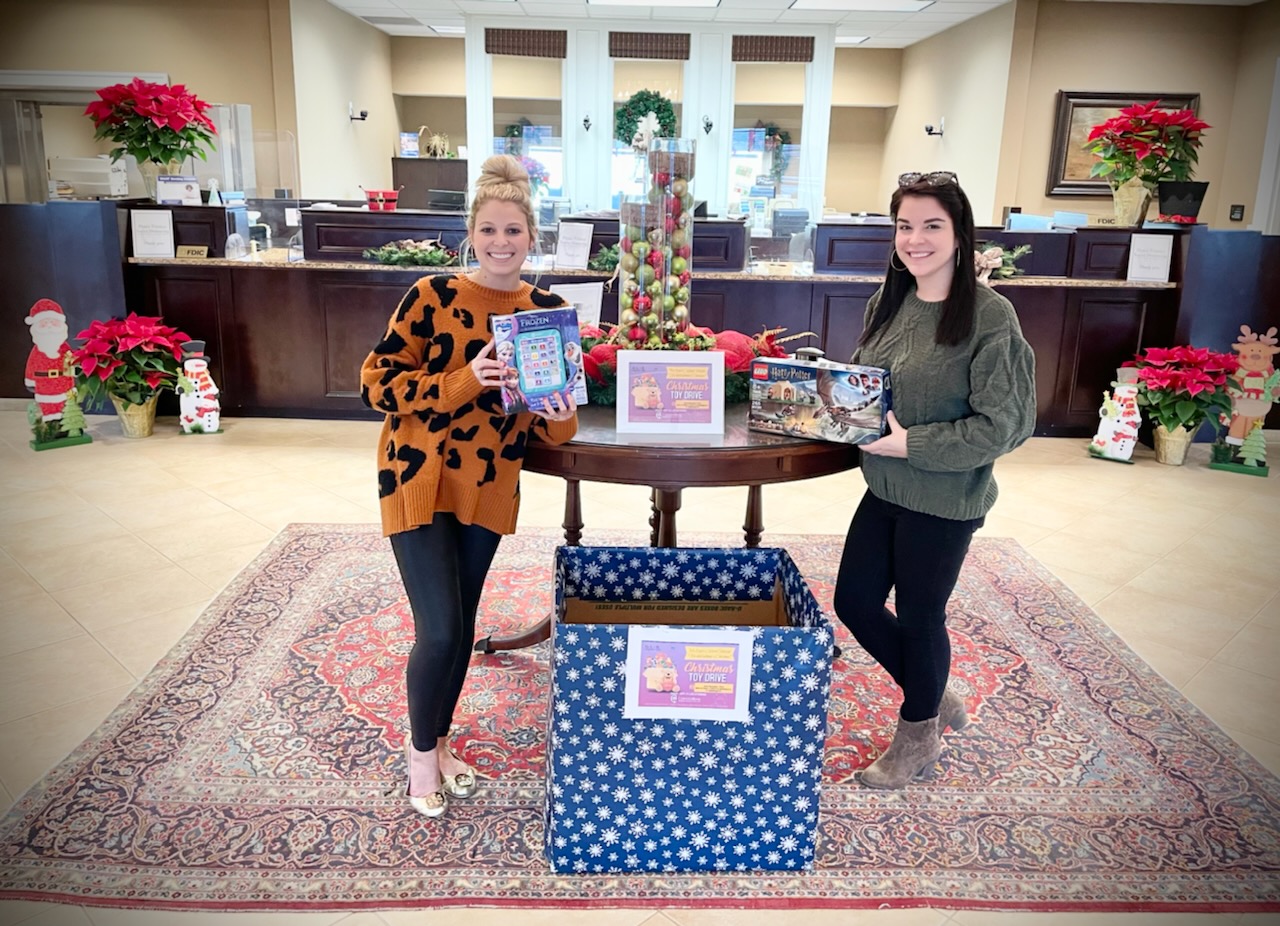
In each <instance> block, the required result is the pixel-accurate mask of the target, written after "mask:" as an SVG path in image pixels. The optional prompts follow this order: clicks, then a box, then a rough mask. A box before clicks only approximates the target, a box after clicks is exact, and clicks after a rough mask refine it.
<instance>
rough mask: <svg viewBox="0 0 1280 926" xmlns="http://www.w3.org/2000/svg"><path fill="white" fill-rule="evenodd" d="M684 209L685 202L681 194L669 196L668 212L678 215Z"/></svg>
mask: <svg viewBox="0 0 1280 926" xmlns="http://www.w3.org/2000/svg"><path fill="white" fill-rule="evenodd" d="M683 209H684V203H682V202H681V201H680V197H679V196H668V197H667V212H669V213H670V214H671V215H673V216H678V215H680V212H681V210H683Z"/></svg>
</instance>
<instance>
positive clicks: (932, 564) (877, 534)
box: [834, 492, 984, 722]
mask: <svg viewBox="0 0 1280 926" xmlns="http://www.w3.org/2000/svg"><path fill="white" fill-rule="evenodd" d="M983 520H984V519H983V518H978V519H976V520H973V521H950V520H947V519H946V518H939V517H936V516H934V515H931V514H921V513H920V512H918V511H909V510H908V509H906V508H903V507H901V506H899V505H894V504H891V503H889V502H886V501H882V500H881V499H878V498H876V497H875V496H874V495H872V494H871V493H870V492H867V493H866V494H865V495H863V496H862V503H861V504H860V505H858V510H857V511H856V512H855V513H854V515H853V521H852V523H850V525H849V535H848V537H847V538H846V539H845V543H844V554H843V555H842V556H841V558H840V572H839V574H838V575H837V577H836V590H835V602H834V603H835V610H836V616H837V617H839V618H840V620H841V621H842V622H843V623H844V625H845V626H846V627H848V628H849V630H850V631H851V632H852V633H853V635H854V637H855V638H856V639H857V641H858V643H859V644H861V646H862V648H863V649H865V650H866V651H867V652H868V653H870V654H871V655H872V657H873V658H874V659H875V660H876V662H878V663H880V665H882V666H884V669H885V671H886V672H888V673H889V675H891V676H892V677H893V680H894V681H895V682H897V683H898V685H899V687H901V688H902V695H903V701H902V710H901V714H902V719H903V720H908V721H912V722H918V721H921V720H928V719H929V718H930V717H936V716H937V714H938V704H939V703H940V702H941V701H942V692H943V690H944V689H945V688H946V685H947V676H948V675H950V673H951V640H950V638H949V637H948V636H947V623H946V622H947V610H946V608H947V599H948V598H950V597H951V592H952V590H953V589H955V587H956V580H957V579H959V578H960V567H961V566H962V565H963V564H964V558H965V554H966V553H968V551H969V541H970V540H972V539H973V532H974V531H976V530H977V529H978V528H979V527H981V526H982V522H983ZM891 588H893V589H896V590H897V592H896V596H895V601H896V609H897V612H898V613H897V617H894V615H893V613H892V612H891V611H889V609H888V608H886V607H885V601H886V600H887V599H888V597H889V589H891Z"/></svg>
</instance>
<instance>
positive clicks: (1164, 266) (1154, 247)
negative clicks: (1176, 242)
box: [1127, 234, 1173, 283]
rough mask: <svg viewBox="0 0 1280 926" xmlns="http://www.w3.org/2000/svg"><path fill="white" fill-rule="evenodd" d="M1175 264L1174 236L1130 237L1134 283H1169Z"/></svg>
mask: <svg viewBox="0 0 1280 926" xmlns="http://www.w3.org/2000/svg"><path fill="white" fill-rule="evenodd" d="M1172 263H1173V236H1172V235H1140V234H1133V235H1130V236H1129V273H1128V275H1127V279H1128V280H1129V281H1130V282H1134V283H1139V282H1140V283H1168V282H1169V268H1170V266H1171V265H1172Z"/></svg>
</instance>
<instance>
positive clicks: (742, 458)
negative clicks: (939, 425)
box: [475, 403, 858, 653]
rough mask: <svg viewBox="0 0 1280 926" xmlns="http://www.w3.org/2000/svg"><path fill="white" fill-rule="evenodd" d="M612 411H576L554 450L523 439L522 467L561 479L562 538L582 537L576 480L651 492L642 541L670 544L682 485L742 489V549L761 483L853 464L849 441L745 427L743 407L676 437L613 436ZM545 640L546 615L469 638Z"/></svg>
mask: <svg viewBox="0 0 1280 926" xmlns="http://www.w3.org/2000/svg"><path fill="white" fill-rule="evenodd" d="M615 415H616V412H615V410H614V409H613V408H610V407H603V406H596V405H589V406H586V407H583V408H580V409H579V410H578V433H577V435H576V436H575V437H574V439H573V440H572V441H570V442H569V443H567V444H563V445H561V446H558V447H557V446H553V445H551V444H544V443H542V442H541V441H530V443H529V445H528V448H527V450H526V452H525V458H524V468H525V469H526V470H528V471H529V472H532V473H543V474H546V475H548V476H559V477H560V478H561V479H563V480H564V481H565V502H564V539H565V543H567V544H568V545H570V546H577V545H578V542H579V541H580V540H581V539H582V528H583V522H582V493H581V489H580V485H579V484H580V483H581V482H582V481H584V480H585V481H586V482H612V483H621V484H624V485H646V486H649V487H650V488H651V489H652V490H653V496H652V498H653V513H652V516H651V517H650V520H649V527H650V543H651V544H652V545H653V546H658V547H674V546H676V512H677V511H679V510H680V493H681V492H682V491H683V490H684V489H687V488H704V487H716V486H748V489H747V512H746V520H745V522H744V523H743V526H742V528H743V532H744V541H745V545H746V546H748V547H755V546H759V544H760V535H761V533H762V532H763V531H764V511H763V506H762V496H761V486H764V485H767V484H769V483H774V482H793V481H795V480H797V479H812V478H813V477H815V476H829V475H831V474H833V473H842V472H845V471H846V470H850V469H853V468H854V467H856V466H857V465H858V448H857V447H854V446H853V445H851V444H837V443H832V442H828V441H817V440H803V439H801V438H796V437H783V436H781V435H776V434H765V433H763V432H760V431H751V430H748V429H747V405H746V404H745V403H742V404H738V405H731V406H728V407H727V408H726V409H725V416H724V417H725V422H724V436H723V437H721V436H719V435H716V436H710V435H708V436H706V437H705V438H702V439H700V438H699V437H698V436H696V435H695V436H691V437H688V438H678V437H672V436H669V435H650V434H619V433H618V432H617V431H616V430H615V429H614V422H615V420H616V419H615ZM550 635H551V618H550V617H547V618H544V619H543V620H542V621H541V622H539V623H538V625H537V626H535V627H533V628H531V629H529V630H527V631H525V632H524V633H521V634H518V635H516V636H514V637H506V638H501V639H496V640H495V639H493V638H492V637H484V638H482V639H480V640H477V641H476V644H475V651H476V652H478V653H492V652H495V651H497V650H506V649H519V648H521V647H525V646H532V645H533V644H535V643H541V642H542V641H543V640H545V639H547V638H548V637H549V636H550Z"/></svg>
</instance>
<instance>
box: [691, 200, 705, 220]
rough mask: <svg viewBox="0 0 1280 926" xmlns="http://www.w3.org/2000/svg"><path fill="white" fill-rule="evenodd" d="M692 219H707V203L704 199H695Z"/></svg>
mask: <svg viewBox="0 0 1280 926" xmlns="http://www.w3.org/2000/svg"><path fill="white" fill-rule="evenodd" d="M693 217H694V218H695V219H705V218H706V217H707V201H706V200H705V199H695V200H694V201H693Z"/></svg>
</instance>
